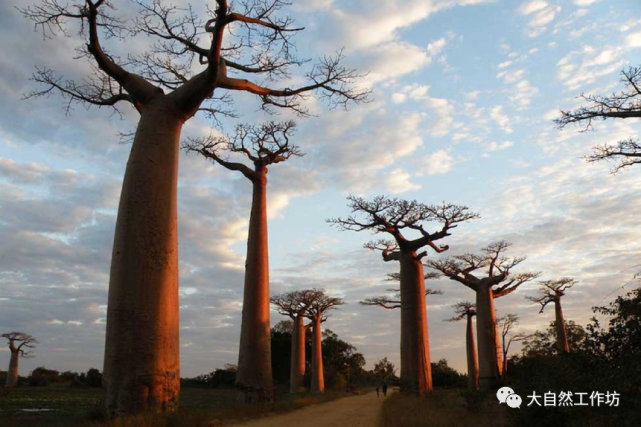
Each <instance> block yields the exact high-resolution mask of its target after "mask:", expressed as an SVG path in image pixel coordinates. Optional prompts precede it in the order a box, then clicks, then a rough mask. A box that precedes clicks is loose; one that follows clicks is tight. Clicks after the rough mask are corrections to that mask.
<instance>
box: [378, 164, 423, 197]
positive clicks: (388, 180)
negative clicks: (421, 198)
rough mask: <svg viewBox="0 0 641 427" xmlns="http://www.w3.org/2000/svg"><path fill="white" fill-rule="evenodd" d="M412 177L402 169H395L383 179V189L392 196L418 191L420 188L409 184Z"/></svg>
mask: <svg viewBox="0 0 641 427" xmlns="http://www.w3.org/2000/svg"><path fill="white" fill-rule="evenodd" d="M411 177H412V176H411V175H410V174H409V172H407V171H406V170H404V169H401V168H397V169H394V170H393V171H391V172H390V173H388V174H387V176H386V177H385V188H386V189H387V191H389V192H390V193H393V194H401V193H406V192H408V191H414V190H420V188H421V186H420V185H418V184H414V183H412V182H410V178H411Z"/></svg>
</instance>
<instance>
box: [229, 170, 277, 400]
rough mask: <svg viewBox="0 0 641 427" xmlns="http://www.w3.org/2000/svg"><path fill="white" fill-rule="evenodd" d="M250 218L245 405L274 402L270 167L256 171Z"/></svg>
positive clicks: (242, 375) (240, 380)
mask: <svg viewBox="0 0 641 427" xmlns="http://www.w3.org/2000/svg"><path fill="white" fill-rule="evenodd" d="M256 172H257V175H258V176H257V178H256V179H255V180H254V181H253V198H252V207H251V215H250V217H249V237H248V239H247V261H246V263H245V290H244V295H243V319H242V323H241V326H240V349H239V353H238V373H237V374H236V386H237V387H238V388H239V393H238V400H240V401H242V402H245V403H253V402H271V401H273V400H274V387H273V380H272V357H271V336H270V330H269V253H268V245H267V168H261V169H258V170H257V171H256Z"/></svg>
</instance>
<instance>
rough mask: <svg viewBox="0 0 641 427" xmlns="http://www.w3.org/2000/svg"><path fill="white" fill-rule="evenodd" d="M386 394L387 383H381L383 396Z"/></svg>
mask: <svg viewBox="0 0 641 427" xmlns="http://www.w3.org/2000/svg"><path fill="white" fill-rule="evenodd" d="M385 396H387V383H383V397H385Z"/></svg>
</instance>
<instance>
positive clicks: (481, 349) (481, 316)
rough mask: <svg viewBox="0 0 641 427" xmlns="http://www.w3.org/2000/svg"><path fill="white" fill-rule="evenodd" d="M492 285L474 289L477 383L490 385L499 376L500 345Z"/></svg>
mask: <svg viewBox="0 0 641 427" xmlns="http://www.w3.org/2000/svg"><path fill="white" fill-rule="evenodd" d="M497 328H498V325H497V322H496V310H495V309H494V297H493V295H492V287H491V286H488V285H486V284H480V285H479V289H478V290H477V291H476V335H477V340H478V354H479V383H480V386H481V387H484V388H485V387H490V386H493V385H495V384H497V383H498V381H499V379H500V377H501V367H502V364H501V359H502V357H501V347H500V342H499V339H498V337H499V334H498V330H497Z"/></svg>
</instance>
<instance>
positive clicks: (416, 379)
mask: <svg viewBox="0 0 641 427" xmlns="http://www.w3.org/2000/svg"><path fill="white" fill-rule="evenodd" d="M400 263H401V392H403V393H410V394H417V395H419V396H421V397H425V396H427V394H428V393H429V392H431V391H432V366H431V363H430V362H431V361H430V343H429V336H428V330H427V307H426V304H425V277H424V274H423V264H422V263H421V262H420V260H418V259H417V255H416V252H414V251H402V252H401V260H400Z"/></svg>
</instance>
